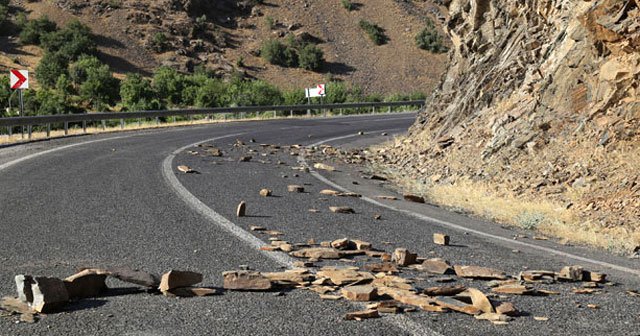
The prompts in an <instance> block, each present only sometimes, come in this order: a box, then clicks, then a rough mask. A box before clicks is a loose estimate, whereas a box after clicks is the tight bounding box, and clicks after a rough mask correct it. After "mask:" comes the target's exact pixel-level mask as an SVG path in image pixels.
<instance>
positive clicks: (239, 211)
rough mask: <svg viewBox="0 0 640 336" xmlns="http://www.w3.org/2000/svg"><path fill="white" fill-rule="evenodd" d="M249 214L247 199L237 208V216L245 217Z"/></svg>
mask: <svg viewBox="0 0 640 336" xmlns="http://www.w3.org/2000/svg"><path fill="white" fill-rule="evenodd" d="M246 215H247V203H246V202H245V201H242V202H240V204H238V208H237V209H236V216H238V217H244V216H246Z"/></svg>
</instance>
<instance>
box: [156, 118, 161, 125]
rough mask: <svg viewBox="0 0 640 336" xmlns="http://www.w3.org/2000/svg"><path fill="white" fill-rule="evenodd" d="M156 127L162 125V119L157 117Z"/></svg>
mask: <svg viewBox="0 0 640 336" xmlns="http://www.w3.org/2000/svg"><path fill="white" fill-rule="evenodd" d="M156 125H160V117H156Z"/></svg>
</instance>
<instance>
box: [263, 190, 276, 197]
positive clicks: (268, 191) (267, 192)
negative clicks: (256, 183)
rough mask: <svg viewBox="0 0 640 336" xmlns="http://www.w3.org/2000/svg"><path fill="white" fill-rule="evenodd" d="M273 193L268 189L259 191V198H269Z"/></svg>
mask: <svg viewBox="0 0 640 336" xmlns="http://www.w3.org/2000/svg"><path fill="white" fill-rule="evenodd" d="M272 193H273V192H272V191H271V190H270V189H260V196H262V197H269V196H271V194H272Z"/></svg>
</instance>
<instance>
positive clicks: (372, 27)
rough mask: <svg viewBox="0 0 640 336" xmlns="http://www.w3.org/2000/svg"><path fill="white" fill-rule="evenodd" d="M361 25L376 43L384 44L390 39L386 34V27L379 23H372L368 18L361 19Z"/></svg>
mask: <svg viewBox="0 0 640 336" xmlns="http://www.w3.org/2000/svg"><path fill="white" fill-rule="evenodd" d="M359 25H360V28H362V30H364V31H365V32H366V33H367V35H369V38H370V39H371V41H373V43H375V44H376V45H383V44H385V43H387V41H388V40H389V38H388V37H387V35H385V34H384V29H382V27H380V26H378V25H377V24H375V23H371V22H369V21H367V20H360V23H359Z"/></svg>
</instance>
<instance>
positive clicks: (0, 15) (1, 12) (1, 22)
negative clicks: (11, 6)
mask: <svg viewBox="0 0 640 336" xmlns="http://www.w3.org/2000/svg"><path fill="white" fill-rule="evenodd" d="M8 16H9V10H8V9H7V6H6V5H3V4H2V3H0V34H3V33H8V32H7V31H6V30H7V29H6V27H7V25H6V24H5V21H7V18H8Z"/></svg>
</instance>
